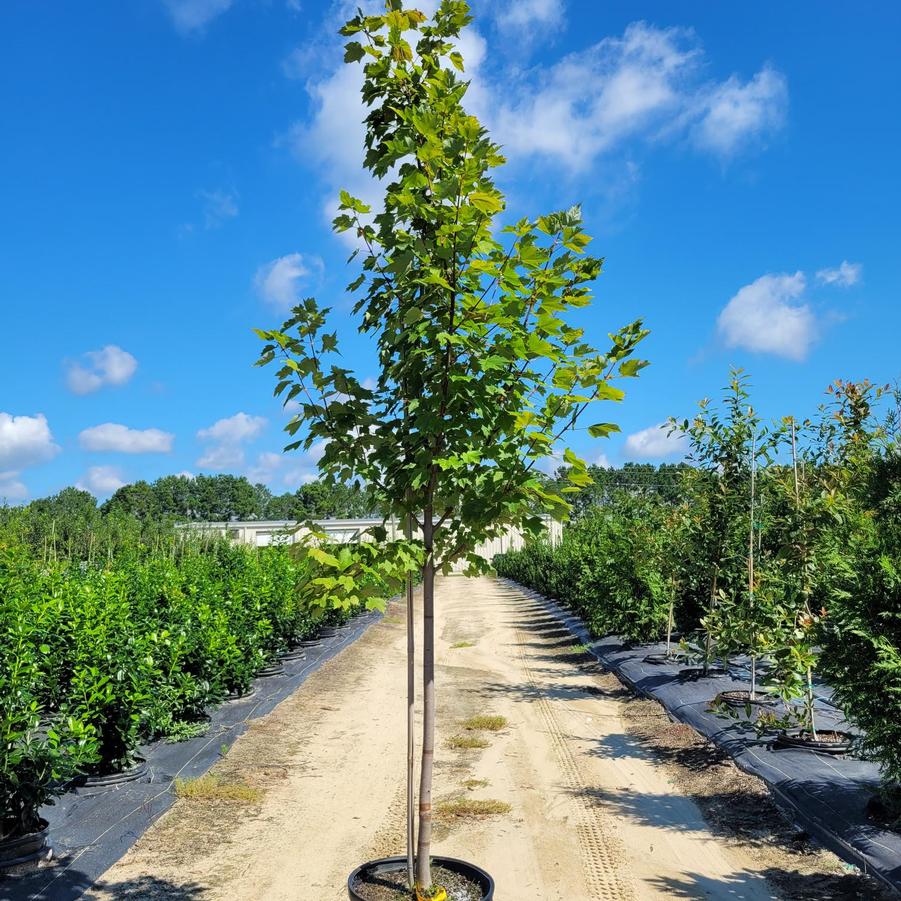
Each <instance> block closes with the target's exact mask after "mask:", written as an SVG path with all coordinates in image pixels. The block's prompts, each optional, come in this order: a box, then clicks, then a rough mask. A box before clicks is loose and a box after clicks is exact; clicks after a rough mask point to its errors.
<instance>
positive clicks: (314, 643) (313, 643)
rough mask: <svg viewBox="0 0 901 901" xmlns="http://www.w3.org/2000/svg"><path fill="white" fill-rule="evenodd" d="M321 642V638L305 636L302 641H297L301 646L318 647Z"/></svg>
mask: <svg viewBox="0 0 901 901" xmlns="http://www.w3.org/2000/svg"><path fill="white" fill-rule="evenodd" d="M321 644H322V639H321V638H305V639H304V640H303V641H299V642H298V643H297V645H298V647H301V648H318V647H319V645H321Z"/></svg>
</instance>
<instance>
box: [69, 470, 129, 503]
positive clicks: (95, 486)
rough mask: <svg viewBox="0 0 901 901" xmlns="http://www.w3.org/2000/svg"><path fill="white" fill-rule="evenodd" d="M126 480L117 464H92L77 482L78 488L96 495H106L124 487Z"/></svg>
mask: <svg viewBox="0 0 901 901" xmlns="http://www.w3.org/2000/svg"><path fill="white" fill-rule="evenodd" d="M125 484H126V482H125V481H124V480H123V478H122V472H121V470H120V469H118V468H117V467H115V466H91V467H89V468H88V471H87V472H86V473H85V474H84V475H83V476H82V477H81V478H80V479H79V480H78V481H77V482H76V483H75V487H76V488H80V489H81V490H82V491H90V492H91V494H93V495H94V496H95V497H104V496H106V495H108V494H112V493H113V492H114V491H117V490H118V489H119V488H122V486H123V485H125Z"/></svg>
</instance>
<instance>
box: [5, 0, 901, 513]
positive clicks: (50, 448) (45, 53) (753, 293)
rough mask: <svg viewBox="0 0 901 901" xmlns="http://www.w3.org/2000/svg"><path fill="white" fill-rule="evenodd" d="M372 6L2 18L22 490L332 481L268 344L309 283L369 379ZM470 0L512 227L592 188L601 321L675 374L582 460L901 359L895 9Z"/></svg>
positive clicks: (479, 102) (642, 386)
mask: <svg viewBox="0 0 901 901" xmlns="http://www.w3.org/2000/svg"><path fill="white" fill-rule="evenodd" d="M355 5H356V4H342V3H317V2H313V0H130V2H128V3H122V2H121V0H94V2H92V3H90V4H75V3H63V2H55V3H41V4H36V3H31V2H28V0H10V2H7V3H4V4H2V7H0V35H2V37H0V41H2V53H0V86H2V87H0V91H2V94H3V103H2V109H3V126H2V127H3V131H4V139H3V141H2V142H0V197H2V201H0V238H2V240H0V248H2V250H0V299H2V309H3V323H4V326H5V328H4V332H5V334H6V345H5V352H4V354H3V355H2V357H0V370H2V372H0V377H2V381H0V384H2V393H0V497H6V498H7V499H8V500H9V501H10V502H19V501H22V500H27V499H28V498H33V497H40V496H43V495H45V494H47V493H51V492H55V491H57V490H59V489H60V488H62V487H64V486H66V485H69V484H76V483H77V484H80V485H82V486H84V487H86V488H88V489H90V490H92V491H93V492H94V493H95V494H97V495H98V496H99V497H103V496H106V495H107V494H109V492H110V491H112V490H114V489H115V487H117V486H118V485H119V484H122V483H124V482H129V481H134V480H135V479H138V478H146V479H152V478H155V477H157V476H159V475H163V474H167V473H174V472H191V473H197V472H220V471H224V472H235V473H244V474H248V475H249V476H250V477H252V478H254V479H260V480H262V481H265V482H266V483H267V484H269V485H270V487H271V488H272V489H273V490H275V491H279V492H280V491H284V490H288V489H292V490H293V488H295V487H297V485H298V484H299V483H300V482H301V481H303V480H304V479H308V478H309V477H310V476H311V474H312V473H313V472H314V470H315V454H306V455H303V454H294V455H292V456H290V457H287V458H285V457H283V456H282V455H281V454H280V451H281V447H282V445H283V444H284V440H283V434H282V432H281V427H282V425H283V424H284V422H285V421H286V417H285V414H284V412H283V411H282V410H281V409H280V406H279V405H278V403H277V402H276V401H274V400H273V399H272V396H271V388H272V385H273V380H272V374H271V372H269V371H267V370H257V369H254V368H253V367H252V363H253V360H254V359H255V355H256V352H257V347H258V341H257V339H256V337H255V336H254V335H253V334H252V332H251V329H252V328H253V327H254V326H256V327H266V326H272V325H275V324H278V323H280V322H281V319H282V318H283V317H282V313H283V312H284V310H285V309H286V307H287V306H288V305H289V303H290V301H291V298H292V297H295V296H305V295H307V294H315V295H316V296H317V297H318V298H319V299H320V300H321V301H322V302H325V303H329V304H331V305H333V306H334V308H335V312H336V316H337V323H336V324H337V327H338V329H339V333H340V334H341V335H342V337H343V339H344V344H343V349H344V352H345V354H346V356H347V358H348V359H350V360H351V361H353V362H354V363H355V364H356V365H357V368H358V371H359V373H360V375H361V376H362V377H364V378H365V377H367V376H371V375H372V374H373V372H374V369H373V368H372V363H371V356H370V353H369V349H368V348H367V347H366V346H365V345H363V344H362V343H361V342H360V339H359V338H357V336H356V335H355V332H354V329H353V328H352V326H351V324H350V320H349V305H348V303H347V301H346V300H345V299H344V298H343V297H342V288H343V286H344V285H345V284H346V283H347V282H348V281H349V280H350V278H351V277H352V276H351V275H350V272H349V270H348V269H347V267H346V266H345V265H344V261H345V258H346V256H347V247H346V245H345V244H343V243H342V241H341V240H339V239H338V238H336V237H334V236H333V235H332V234H331V233H330V230H329V227H328V220H329V212H330V209H331V206H332V204H333V203H334V197H335V195H336V193H337V189H338V188H339V187H348V188H349V189H351V190H355V191H357V192H359V193H361V194H364V195H367V192H369V194H371V193H372V188H371V186H369V185H367V184H365V182H364V181H363V180H362V177H361V172H360V169H359V166H358V160H359V157H360V153H359V146H360V136H361V129H360V126H359V120H360V118H361V110H360V106H359V101H358V99H357V83H356V82H355V79H357V78H358V77H359V75H358V72H356V71H354V69H352V68H351V67H345V66H344V65H343V64H342V62H341V51H340V40H339V39H338V38H337V36H336V34H335V32H336V29H337V27H338V25H339V24H340V23H341V21H343V18H344V17H345V13H346V12H348V8H352V7H353V6H355ZM420 6H421V7H422V8H427V7H428V6H429V4H428V3H423V4H420ZM473 10H474V13H475V16H476V21H475V24H474V26H473V28H472V29H470V31H469V33H468V34H467V36H466V38H465V40H464V41H463V43H462V50H463V53H464V56H465V57H466V59H467V72H468V75H469V76H470V77H471V78H472V80H473V85H472V88H471V91H470V99H469V101H468V103H469V106H470V108H471V111H472V112H475V113H477V114H478V115H479V116H481V117H482V118H483V121H485V123H486V124H487V125H488V126H489V128H490V129H491V130H492V133H493V135H494V137H495V138H496V139H497V140H498V141H500V142H501V143H502V144H503V145H504V146H505V148H506V153H507V156H508V159H509V164H508V166H507V167H506V168H505V169H504V170H503V172H502V175H501V177H500V183H501V186H502V187H503V188H504V189H505V190H506V191H507V193H508V201H509V211H510V215H512V216H517V217H518V216H520V215H532V216H536V215H538V214H540V213H543V212H546V211H549V210H552V209H556V208H560V207H563V206H569V205H571V204H572V203H574V202H581V203H582V204H583V207H584V213H585V219H586V223H587V226H588V231H589V232H590V233H591V234H593V235H594V236H595V238H596V243H595V244H594V245H593V248H594V249H595V252H596V253H598V254H600V255H603V256H604V257H606V260H607V262H606V267H605V272H604V274H603V275H602V276H601V277H600V279H599V280H598V283H597V292H596V294H597V296H596V301H595V304H594V306H593V307H592V308H591V309H590V311H588V312H587V313H585V314H584V315H583V316H582V317H581V318H582V321H583V322H584V325H585V326H586V328H587V330H588V333H589V335H590V336H593V337H594V338H595V339H596V340H597V341H598V342H601V341H602V340H603V337H604V336H605V334H606V332H607V331H609V330H612V329H614V328H617V327H618V326H619V325H621V324H624V323H626V322H628V321H630V320H631V319H633V318H635V317H638V316H641V317H643V318H644V319H645V321H646V323H647V325H648V326H649V327H650V328H651V329H652V336H651V337H650V338H649V339H648V340H647V342H646V347H645V356H647V357H648V358H650V360H651V362H652V365H651V367H650V368H648V369H647V370H645V371H644V373H643V374H642V377H641V378H640V379H639V380H638V381H635V382H632V383H630V385H629V388H630V390H629V393H628V396H627V398H626V401H625V403H624V404H623V405H621V406H620V407H618V408H617V409H615V410H605V411H604V414H603V417H602V418H604V419H615V420H616V421H618V422H619V423H620V424H621V426H622V429H623V432H622V435H620V436H614V438H612V439H610V440H608V441H603V442H602V441H592V440H591V439H589V438H587V437H586V436H585V434H584V433H580V435H579V437H578V438H577V439H576V440H575V442H574V444H575V447H576V449H577V450H579V451H580V452H582V453H583V454H584V455H585V456H586V457H587V458H588V459H590V460H592V461H593V460H602V461H603V460H606V461H609V462H611V463H614V464H618V463H621V462H623V461H624V460H628V459H650V460H653V461H659V460H662V459H669V460H675V459H678V458H679V453H680V448H679V446H678V444H676V445H673V444H672V443H667V442H666V441H663V440H661V435H660V433H659V432H658V431H655V430H653V427H654V426H656V425H657V424H658V423H660V422H662V421H663V420H665V419H666V417H668V416H669V415H671V414H674V415H686V414H688V413H690V412H691V411H692V410H693V408H694V405H695V403H696V402H697V400H699V399H700V398H702V397H704V396H706V395H710V394H714V393H716V392H717V390H718V389H719V386H721V385H722V384H723V383H724V382H725V381H726V378H727V374H728V369H729V366H730V365H738V366H743V367H745V368H746V369H747V370H749V371H750V373H751V374H752V376H753V383H754V386H755V401H756V405H757V406H758V407H759V409H760V410H761V412H762V413H763V414H764V415H765V416H768V417H769V416H773V417H775V416H781V415H785V414H789V413H794V414H795V415H807V414H810V413H812V412H813V411H814V409H815V407H816V405H817V404H818V403H819V401H820V399H821V397H822V392H823V389H825V387H826V386H827V384H828V383H829V382H830V381H831V380H833V379H834V378H837V377H842V378H863V377H869V378H871V379H873V380H876V381H889V380H893V379H895V378H896V377H897V376H898V375H899V363H898V355H897V351H896V348H897V343H898V338H897V336H898V334H899V333H901V328H899V327H901V312H899V305H898V302H897V291H898V287H899V271H898V253H897V242H898V228H897V221H898V213H897V211H898V209H899V206H901V204H899V201H901V197H899V194H901V187H899V186H901V179H899V178H898V176H897V171H896V170H897V159H898V150H899V146H898V145H899V107H898V104H897V102H896V99H897V97H898V96H899V93H901V59H899V57H898V54H897V52H896V49H897V48H896V40H897V36H898V34H899V26H901V8H899V7H898V6H897V5H896V4H885V3H867V2H863V3H859V4H856V5H855V6H854V7H853V11H850V12H849V10H850V8H849V7H848V5H847V4H846V3H840V2H797V3H792V4H784V3H775V2H765V3H762V4H744V5H739V4H712V3H709V2H681V3H678V4H675V3H672V2H642V3H637V2H634V0H630V2H606V0H605V2H604V3H596V2H579V0H522V2H520V3H518V4H517V5H516V6H515V7H513V6H511V4H509V3H502V2H500V0H475V2H474V3H473ZM511 10H513V11H512V12H511ZM367 196H368V195H367ZM649 429H651V431H648V430H649Z"/></svg>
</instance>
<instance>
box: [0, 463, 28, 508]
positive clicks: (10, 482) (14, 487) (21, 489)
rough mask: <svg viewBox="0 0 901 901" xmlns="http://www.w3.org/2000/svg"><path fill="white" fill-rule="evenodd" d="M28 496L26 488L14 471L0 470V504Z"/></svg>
mask: <svg viewBox="0 0 901 901" xmlns="http://www.w3.org/2000/svg"><path fill="white" fill-rule="evenodd" d="M26 497H28V488H26V487H25V483H24V482H22V481H20V480H19V473H18V472H16V471H14V470H13V471H11V472H0V506H3V505H4V504H8V503H10V501H21V500H24V499H25V498H26Z"/></svg>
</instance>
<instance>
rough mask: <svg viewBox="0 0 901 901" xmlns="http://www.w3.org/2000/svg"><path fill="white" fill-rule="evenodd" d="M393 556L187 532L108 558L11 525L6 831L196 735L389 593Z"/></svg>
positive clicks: (0, 742) (4, 635)
mask: <svg viewBox="0 0 901 901" xmlns="http://www.w3.org/2000/svg"><path fill="white" fill-rule="evenodd" d="M377 555H378V551H377V549H376V546H375V545H360V546H356V547H354V548H347V547H346V548H340V549H324V548H321V547H316V546H310V547H300V546H295V548H294V549H293V550H289V549H287V548H264V549H260V550H257V549H255V548H248V547H240V546H233V545H230V544H228V543H227V542H226V541H224V540H219V541H215V542H212V543H211V542H209V541H206V542H203V543H200V542H194V541H185V540H178V539H175V538H173V539H172V540H171V541H170V544H169V546H168V547H167V548H166V550H165V552H162V551H156V552H149V551H147V550H146V549H145V551H144V552H143V553H134V554H130V555H123V556H122V557H121V558H116V559H113V560H111V561H105V562H104V563H103V565H102V566H92V565H88V564H87V563H86V562H84V561H82V562H80V563H68V562H66V563H63V562H52V561H45V560H42V559H35V557H34V556H33V554H32V553H30V552H29V549H28V548H26V546H24V545H23V544H21V543H18V542H16V541H15V540H10V538H9V536H8V535H7V536H6V537H5V538H0V842H2V840H3V839H4V838H9V837H10V836H18V835H23V834H28V833H30V832H33V831H35V830H36V829H38V828H39V826H40V820H39V808H40V807H41V805H42V804H44V803H47V802H48V801H50V800H51V799H52V798H53V797H54V796H55V795H56V794H58V793H59V792H60V791H61V790H63V789H64V788H65V786H66V784H67V783H68V782H69V781H70V780H71V779H72V778H74V777H79V776H89V775H103V774H109V773H115V772H119V771H122V770H125V769H127V768H129V767H130V766H132V765H133V764H134V763H135V760H136V752H137V748H138V745H139V742H141V741H144V740H147V739H150V738H153V737H156V736H166V737H170V738H173V739H178V738H179V737H186V736H189V735H191V734H196V733H197V732H198V731H201V730H202V729H203V724H204V720H205V710H206V708H208V707H209V706H210V705H214V704H216V703H218V702H220V701H222V700H223V699H225V698H226V697H228V696H229V695H233V696H234V695H240V694H241V693H243V692H246V691H247V690H248V688H249V686H250V684H251V681H252V679H253V678H254V676H255V675H256V674H257V673H258V672H259V671H260V670H261V669H262V668H264V667H265V666H267V664H271V663H272V662H273V661H275V660H276V659H277V658H278V656H279V655H280V654H283V653H285V652H287V651H289V650H290V649H292V648H294V647H296V646H297V645H298V644H299V643H300V642H302V641H304V640H305V639H309V638H311V637H313V636H315V635H316V634H318V633H319V632H320V631H321V629H322V628H323V627H324V626H329V625H338V624H340V623H342V622H343V621H345V620H347V619H349V618H350V617H351V616H352V615H353V614H354V613H355V612H357V611H358V610H359V609H360V608H361V607H363V606H364V605H366V604H367V603H369V604H370V605H371V603H372V601H371V599H372V598H377V597H384V596H385V595H386V594H387V593H388V591H389V590H390V586H389V582H388V580H387V578H383V577H382V575H381V574H380V573H382V570H380V569H379V566H378V564H379V560H378V558H377ZM0 856H2V855H0Z"/></svg>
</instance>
